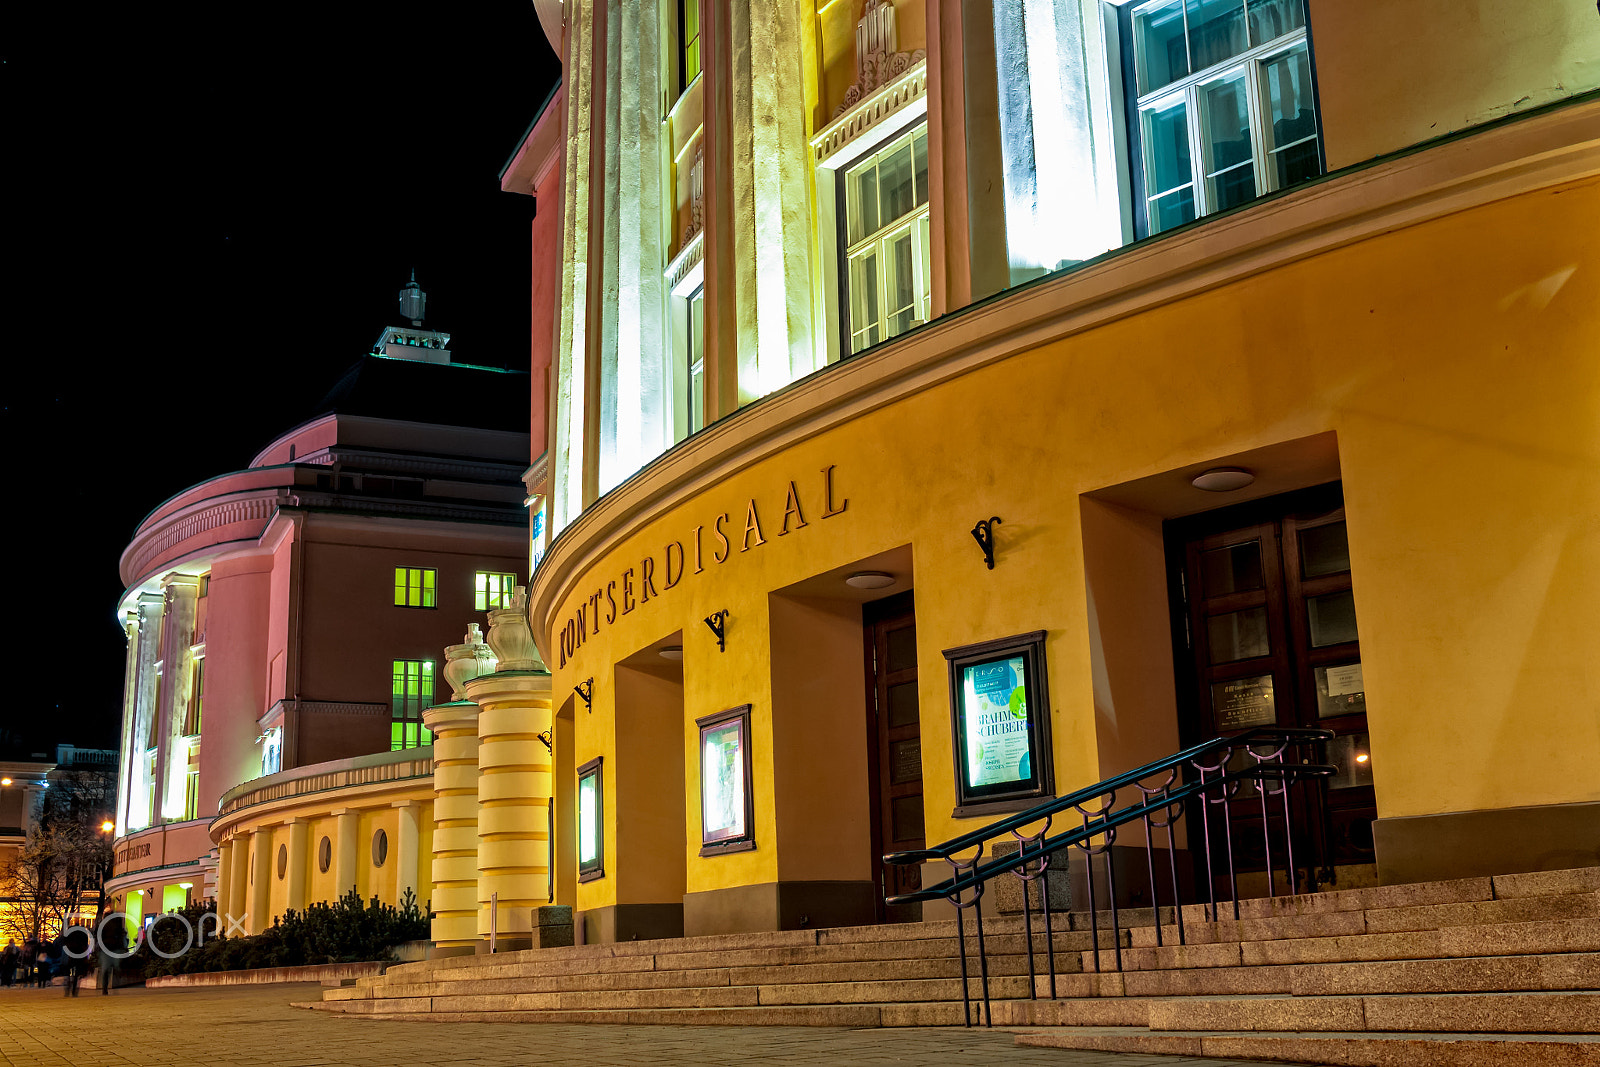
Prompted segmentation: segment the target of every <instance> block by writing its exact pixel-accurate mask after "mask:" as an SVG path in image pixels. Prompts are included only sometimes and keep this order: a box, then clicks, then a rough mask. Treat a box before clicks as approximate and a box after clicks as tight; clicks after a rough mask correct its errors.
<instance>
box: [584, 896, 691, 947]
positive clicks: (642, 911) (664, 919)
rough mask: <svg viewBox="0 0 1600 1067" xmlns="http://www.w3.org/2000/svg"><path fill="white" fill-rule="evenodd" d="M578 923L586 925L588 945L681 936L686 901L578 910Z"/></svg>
mask: <svg viewBox="0 0 1600 1067" xmlns="http://www.w3.org/2000/svg"><path fill="white" fill-rule="evenodd" d="M578 923H579V924H581V925H582V927H583V943H584V944H586V945H609V944H612V943H614V942H617V941H654V940H656V939H658V938H663V937H682V936H683V905H682V904H612V905H609V906H607V907H604V908H594V909H593V910H590V911H580V912H578Z"/></svg>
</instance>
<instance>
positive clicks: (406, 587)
mask: <svg viewBox="0 0 1600 1067" xmlns="http://www.w3.org/2000/svg"><path fill="white" fill-rule="evenodd" d="M438 573H439V572H438V571H436V570H434V569H433V568H432V567H396V568H395V569H394V605H395V607H397V608H431V607H433V606H434V591H435V587H436V586H437V585H438Z"/></svg>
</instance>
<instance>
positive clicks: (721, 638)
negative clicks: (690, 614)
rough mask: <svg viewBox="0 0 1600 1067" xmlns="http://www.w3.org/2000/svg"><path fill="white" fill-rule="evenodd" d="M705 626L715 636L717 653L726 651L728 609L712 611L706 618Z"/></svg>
mask: <svg viewBox="0 0 1600 1067" xmlns="http://www.w3.org/2000/svg"><path fill="white" fill-rule="evenodd" d="M706 625H707V626H709V627H711V632H712V633H714V634H716V635H717V651H719V652H726V651H728V609H727V608H723V609H722V610H721V611H714V612H712V613H711V614H710V615H707V616H706Z"/></svg>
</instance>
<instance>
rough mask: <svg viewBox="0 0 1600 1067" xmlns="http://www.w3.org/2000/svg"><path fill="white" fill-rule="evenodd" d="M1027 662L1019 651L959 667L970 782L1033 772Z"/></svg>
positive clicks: (1014, 778)
mask: <svg viewBox="0 0 1600 1067" xmlns="http://www.w3.org/2000/svg"><path fill="white" fill-rule="evenodd" d="M1026 663H1027V661H1026V660H1024V659H1023V657H1021V656H1008V657H1006V658H1005V659H995V660H989V661H987V662H985V663H978V664H974V665H973V666H970V667H963V668H961V688H962V694H961V713H962V715H964V716H965V717H966V720H967V721H966V723H965V726H966V735H967V785H969V786H981V785H998V784H1002V783H1007V782H1025V781H1028V780H1029V779H1031V778H1032V777H1033V770H1032V766H1031V762H1032V761H1031V760H1030V758H1029V757H1030V756H1031V753H1030V751H1029V749H1030V747H1031V744H1032V737H1031V735H1030V734H1029V732H1028V680H1027V666H1026Z"/></svg>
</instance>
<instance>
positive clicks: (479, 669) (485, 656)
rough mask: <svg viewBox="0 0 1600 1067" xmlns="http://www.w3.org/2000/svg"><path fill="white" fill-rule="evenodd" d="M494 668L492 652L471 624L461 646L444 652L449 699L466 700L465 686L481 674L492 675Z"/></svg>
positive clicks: (450, 646)
mask: <svg viewBox="0 0 1600 1067" xmlns="http://www.w3.org/2000/svg"><path fill="white" fill-rule="evenodd" d="M496 666H497V661H496V659H495V655H494V650H493V649H491V648H490V647H489V646H488V644H487V643H486V642H485V641H484V640H483V633H482V631H481V630H480V629H479V627H478V624H477V623H471V624H470V625H468V626H467V634H466V636H465V637H463V638H462V639H461V644H459V645H449V646H447V647H446V648H445V650H444V677H445V681H447V682H449V683H450V699H451V700H465V699H467V696H466V688H465V687H466V684H467V683H468V682H470V681H472V679H474V678H476V677H478V676H479V675H481V674H493V673H494V672H495V669H496Z"/></svg>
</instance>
